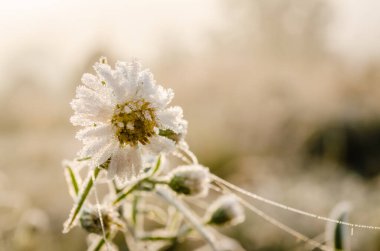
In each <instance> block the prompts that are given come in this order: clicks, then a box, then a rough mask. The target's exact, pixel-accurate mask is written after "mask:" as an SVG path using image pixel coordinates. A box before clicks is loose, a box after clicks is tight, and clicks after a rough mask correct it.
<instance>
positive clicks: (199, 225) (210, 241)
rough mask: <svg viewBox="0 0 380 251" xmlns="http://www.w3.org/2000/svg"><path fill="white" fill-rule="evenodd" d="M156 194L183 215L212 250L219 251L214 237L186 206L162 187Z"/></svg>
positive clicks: (158, 188)
mask: <svg viewBox="0 0 380 251" xmlns="http://www.w3.org/2000/svg"><path fill="white" fill-rule="evenodd" d="M156 193H157V194H158V195H159V196H160V197H162V198H163V199H165V200H166V201H167V202H168V203H169V204H171V205H173V206H174V207H175V208H176V209H177V210H178V211H179V212H181V213H182V215H183V216H184V218H185V219H186V220H187V221H188V222H189V223H190V224H191V225H192V226H193V227H194V229H195V230H196V231H198V233H199V234H200V235H201V236H202V237H203V238H204V239H205V241H206V242H207V243H208V244H209V246H210V248H211V250H213V251H217V250H218V249H217V247H216V244H215V243H214V240H213V237H212V236H211V235H210V234H209V232H207V231H206V229H205V228H204V226H203V225H202V223H201V222H200V220H199V219H198V217H196V215H195V214H194V213H193V212H191V211H190V209H189V208H188V207H186V206H185V204H184V203H183V202H182V201H180V200H178V199H176V198H175V197H174V196H172V195H171V194H170V193H168V192H167V190H166V189H163V188H161V187H157V189H156Z"/></svg>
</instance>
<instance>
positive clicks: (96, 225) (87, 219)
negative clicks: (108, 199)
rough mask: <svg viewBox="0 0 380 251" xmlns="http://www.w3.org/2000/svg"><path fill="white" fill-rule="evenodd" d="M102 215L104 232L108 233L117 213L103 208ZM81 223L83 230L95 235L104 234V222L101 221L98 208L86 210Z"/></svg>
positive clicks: (83, 212) (80, 219) (101, 209)
mask: <svg viewBox="0 0 380 251" xmlns="http://www.w3.org/2000/svg"><path fill="white" fill-rule="evenodd" d="M100 214H101V216H102V221H103V227H104V231H105V232H108V231H109V230H110V227H111V225H112V222H113V218H115V216H116V213H115V212H113V211H111V210H108V209H106V208H104V207H101V208H100ZM79 221H80V224H81V226H82V228H83V229H85V230H86V231H87V232H89V233H94V234H102V233H103V229H102V222H101V221H100V217H99V210H98V208H97V207H96V206H91V207H87V208H84V209H83V211H82V213H81V215H80V218H79Z"/></svg>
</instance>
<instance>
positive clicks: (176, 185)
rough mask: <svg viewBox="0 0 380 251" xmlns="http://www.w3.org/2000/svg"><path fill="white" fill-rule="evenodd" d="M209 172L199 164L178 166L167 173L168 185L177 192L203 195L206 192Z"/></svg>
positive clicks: (188, 194)
mask: <svg viewBox="0 0 380 251" xmlns="http://www.w3.org/2000/svg"><path fill="white" fill-rule="evenodd" d="M209 183H210V173H209V170H208V168H206V167H204V166H201V165H188V166H179V167H177V168H176V169H174V170H173V171H172V172H171V173H170V174H169V183H168V185H169V187H170V188H171V189H172V190H173V191H175V192H176V193H178V194H184V195H187V196H198V197H205V196H207V194H208V189H209Z"/></svg>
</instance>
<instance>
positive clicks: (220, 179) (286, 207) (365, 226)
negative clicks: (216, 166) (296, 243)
mask: <svg viewBox="0 0 380 251" xmlns="http://www.w3.org/2000/svg"><path fill="white" fill-rule="evenodd" d="M211 175H212V178H213V179H214V180H215V182H217V183H219V184H222V185H224V186H226V187H228V188H230V189H232V190H234V191H236V192H239V193H241V194H243V195H245V196H248V197H250V198H252V199H255V200H258V201H262V202H264V203H266V204H269V205H272V206H275V207H278V208H281V209H284V210H287V211H290V212H293V213H296V214H300V215H304V216H307V217H310V218H314V219H317V220H322V221H326V222H332V223H335V224H341V225H346V226H349V227H351V228H362V229H372V230H380V227H377V226H370V225H361V224H355V223H350V222H346V221H340V220H334V219H331V218H327V217H324V216H320V215H317V214H313V213H309V212H306V211H303V210H300V209H297V208H294V207H289V206H287V205H284V204H281V203H278V202H275V201H272V200H269V199H266V198H264V197H261V196H259V195H257V194H255V193H252V192H249V191H246V190H244V189H242V188H240V187H238V186H236V185H234V184H231V183H229V182H227V181H225V180H224V179H222V178H219V177H218V176H216V175H214V174H211Z"/></svg>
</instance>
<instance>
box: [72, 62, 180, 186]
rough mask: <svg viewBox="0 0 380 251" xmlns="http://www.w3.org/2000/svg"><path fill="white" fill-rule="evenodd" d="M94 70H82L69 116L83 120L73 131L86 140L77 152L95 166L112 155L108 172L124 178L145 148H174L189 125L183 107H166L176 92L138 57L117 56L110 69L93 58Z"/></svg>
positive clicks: (139, 162) (156, 150)
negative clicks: (161, 82) (143, 67)
mask: <svg viewBox="0 0 380 251" xmlns="http://www.w3.org/2000/svg"><path fill="white" fill-rule="evenodd" d="M94 69H95V71H96V73H97V75H96V76H95V75H92V74H88V73H85V74H84V75H83V77H82V82H83V84H84V85H81V86H79V87H78V88H77V91H76V98H75V99H74V100H73V101H72V102H71V106H72V108H73V110H74V115H73V116H72V117H71V122H72V123H73V124H74V125H77V126H83V127H85V128H84V129H82V130H80V131H79V132H78V133H77V135H76V137H77V138H78V139H79V140H81V141H82V142H83V143H84V147H83V148H82V150H81V151H80V152H79V153H78V154H79V156H80V157H81V158H86V157H90V158H91V159H90V166H91V167H93V168H94V167H96V166H99V165H102V164H103V163H104V162H106V161H107V160H110V163H109V166H108V177H109V178H114V177H116V178H117V180H118V181H120V182H122V183H123V182H125V181H127V180H128V179H130V178H131V177H135V176H136V175H137V174H138V173H139V171H140V170H141V168H142V166H143V160H144V158H143V156H144V155H145V154H153V155H157V154H159V153H162V152H170V151H173V150H174V149H175V145H176V143H181V142H179V141H182V140H183V135H184V134H186V131H187V121H185V120H184V119H183V114H182V108H180V107H177V106H175V107H167V106H168V105H169V103H170V102H171V100H172V98H173V96H174V93H173V91H172V90H171V89H165V88H163V87H162V86H161V85H158V84H156V82H155V80H154V78H153V75H152V74H151V73H150V71H149V70H141V65H140V63H139V62H137V61H132V62H130V63H125V62H117V63H116V65H115V69H112V68H111V67H110V66H109V65H108V64H106V63H105V61H103V62H100V63H96V64H95V65H94Z"/></svg>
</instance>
